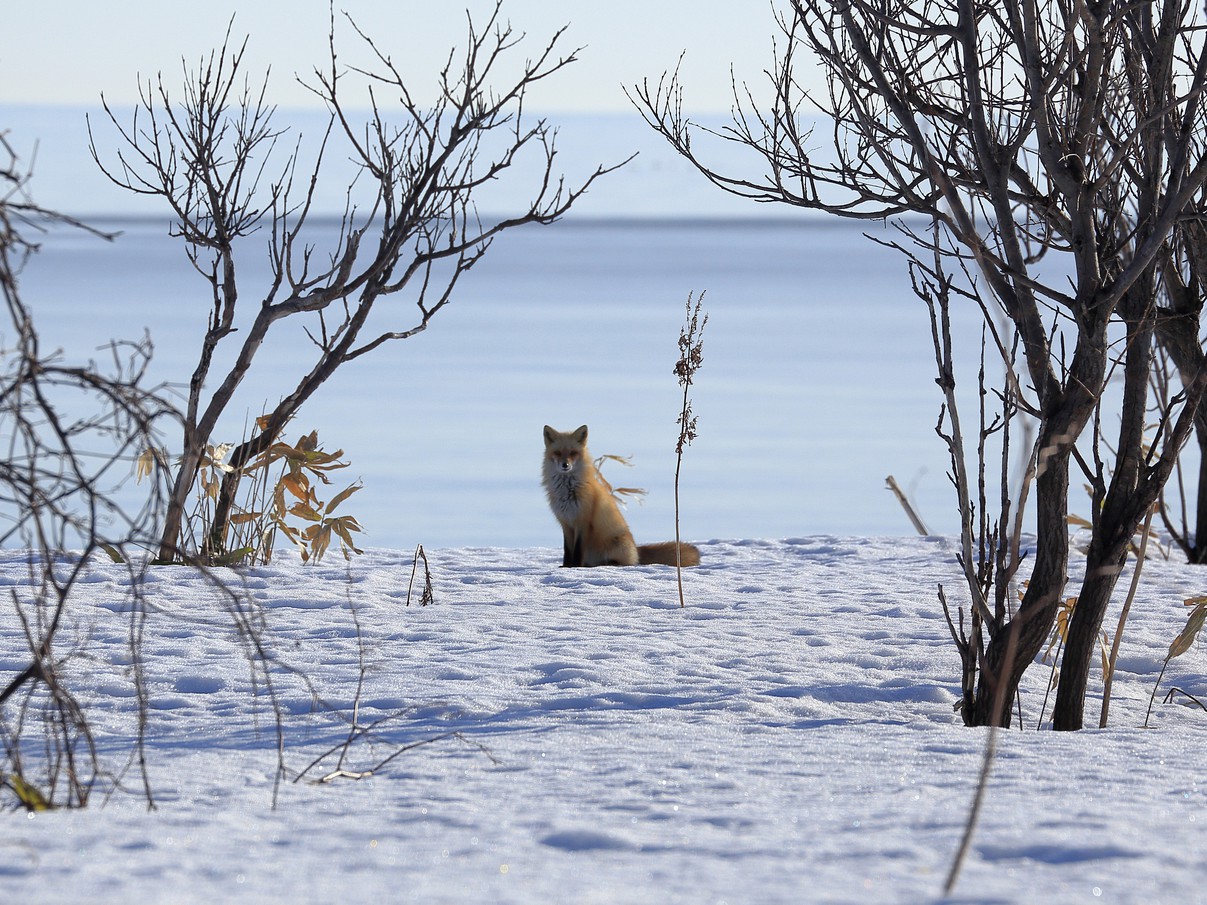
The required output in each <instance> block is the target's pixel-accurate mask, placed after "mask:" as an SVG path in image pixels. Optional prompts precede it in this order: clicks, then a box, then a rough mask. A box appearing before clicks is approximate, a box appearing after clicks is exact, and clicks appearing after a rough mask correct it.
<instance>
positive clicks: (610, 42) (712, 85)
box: [0, 0, 782, 112]
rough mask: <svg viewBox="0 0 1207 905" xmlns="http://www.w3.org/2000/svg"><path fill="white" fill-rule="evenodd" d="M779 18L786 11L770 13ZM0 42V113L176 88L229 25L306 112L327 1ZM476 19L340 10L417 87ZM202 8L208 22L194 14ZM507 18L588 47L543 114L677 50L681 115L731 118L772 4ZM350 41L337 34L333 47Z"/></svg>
mask: <svg viewBox="0 0 1207 905" xmlns="http://www.w3.org/2000/svg"><path fill="white" fill-rule="evenodd" d="M779 5H781V6H782V3H781V4H779ZM7 7H8V8H6V9H5V11H4V17H3V18H4V23H3V26H4V27H3V31H2V32H0V104H4V103H10V104H11V103H34V104H47V103H50V104H73V105H81V104H82V105H92V104H94V103H96V100H97V98H98V96H99V94H100V92H101V91H104V93H105V96H106V97H107V98H109V99H110V100H112V101H113V102H115V103H119V104H122V103H129V102H132V101H134V100H135V98H136V95H135V91H136V85H137V82H136V77H137V75H138V74H140V73H141V74H142V75H143V76H144V77H146V76H148V75H154V74H155V73H156V72H159V71H162V72H163V73H164V74H165V76H166V77H167V83H168V84H169V85H170V86H174V85H178V84H179V82H180V77H179V76H180V65H181V59H182V58H185V59H187V60H188V61H190V62H193V61H196V60H198V59H200V57H201V55H202V54H204V53H207V52H208V51H209V50H211V49H212V48H214V47H215V46H217V45H218V44H219V43H220V42H221V40H222V36H223V33H224V31H225V29H226V25H227V22H228V20H229V18H230V16H231V14H232V13H234V14H235V32H236V33H237V34H239V35H243V34H248V35H250V36H251V42H250V44H249V50H248V54H249V61H250V62H251V63H252V65H253V67H254V71H256V72H262V71H263V69H264V67H265V66H267V65H268V64H271V66H272V70H273V75H272V80H271V83H270V88H271V95H272V98H271V99H272V100H273V101H274V102H275V103H277V104H280V105H282V106H295V105H304V104H312V103H313V102H314V101H313V99H312V98H311V97H310V96H309V95H307V94H306V92H305V91H304V90H302V89H301V88H300V87H299V86H297V85H296V84H295V80H294V74H295V73H307V72H309V70H310V69H311V68H312V67H313V66H314V65H316V64H321V63H322V62H323V60H324V58H325V54H326V37H327V24H328V15H329V14H328V9H329V6H328V3H327V2H326V0H255V2H248V0H208V2H206V3H205V4H198V3H196V2H194V0H187V2H186V0H115V2H110V3H98V2H96V0H40V2H38V3H21V4H7ZM467 7H468V8H469V9H470V10H471V11H473V12H474V14H475V16H476V17H477V16H483V15H485V14H486V13H487V12H489V11H490V10H491V9H493V7H494V0H339V2H337V4H336V10H337V13H338V12H339V11H340V10H347V11H348V12H349V13H350V14H351V15H352V16H353V18H354V19H356V21H357V23H358V24H359V25H360V26H361V27H362V28H363V29H364V30H365V31H366V32H368V33H369V34H370V35H372V36H373V38H374V40H376V41H377V42H378V43H379V45H380V46H381V47H382V48H383V49H385V50H387V51H388V52H389V53H390V54H391V55H392V56H393V57H394V59H395V62H398V63H403V62H405V66H406V71H407V72H408V73H410V74H412V75H413V76H414V77H416V78H418V79H420V81H421V82H422V81H424V80H430V79H431V78H432V77H433V74H434V73H435V72H437V71H438V69H439V67H440V64H441V63H442V62H443V57H444V55H445V54H446V53H447V51H448V49H449V47H450V46H451V45H452V44H454V43H460V42H462V41H463V39H464V35H465V22H466V18H465V10H466V8H467ZM199 9H203V10H204V12H199ZM503 15H504V16H505V17H507V18H509V19H510V20H511V22H512V24H513V25H514V26H515V27H516V28H517V30H522V31H526V32H527V33H528V35H529V42H527V43H526V45H525V46H526V47H527V48H528V49H529V50H530V51H531V52H532V53H536V52H537V51H538V50H539V49H540V48H541V47H542V46H543V43H544V40H545V39H546V38H547V37H548V36H549V35H551V34H552V33H553V31H555V30H556V29H557V28H558V27H560V26H561V25H565V24H569V25H570V29H569V31H568V32H567V34H566V36H565V38H564V45H562V46H564V48H565V49H566V50H570V49H573V48H574V47H577V46H581V45H586V48H585V50H584V51H583V52H582V54H581V55H580V62H578V63H576V64H574V65H573V66H571V67H569V68H568V69H567V70H565V71H564V72H563V73H562V74H561V75H560V76H559V77H558V78H557V79H554V80H551V81H549V82H548V83H547V84H545V85H542V86H541V88H540V90H539V92H538V93H537V94H535V95H534V96H533V103H534V104H535V105H538V106H540V107H541V108H543V109H547V110H561V111H589V112H604V111H620V110H629V109H631V108H630V107H629V105H628V101H627V100H626V99H625V97H624V94H623V93H622V91H621V86H622V85H631V84H632V83H634V82H636V81H639V80H640V79H641V78H643V77H645V76H649V77H651V78H654V77H657V76H658V75H659V74H661V73H662V72H663V71H664V70H665V69H668V68H673V67H674V66H675V64H676V62H677V60H678V58H679V54H680V53H681V52H682V51H687V56H686V59H685V63H684V68H683V71H684V73H685V76H686V78H685V81H686V83H687V85H688V87H689V90H688V93H687V95H686V97H685V106H686V107H687V108H688V109H690V110H692V111H695V112H718V111H727V110H728V109H729V107H730V98H731V95H730V87H729V86H730V66H731V64H732V65H733V67H734V71H735V72H736V73H737V75H738V77H739V79H745V80H747V81H751V82H758V81H759V80H761V79H762V70H763V68H764V67H765V66H767V65H768V63H769V62H770V59H771V47H772V40H773V37H774V36H775V34H776V31H777V29H776V25H775V21H774V18H773V12H772V3H771V0H729V2H702V0H504V4H503ZM354 45H355V41H354V40H353V36H352V35H351V34H350V32H348V31H346V30H345V31H344V32H343V33H342V38H341V40H340V41H339V45H338V46H339V48H340V49H346V50H347V51H348V52H349V53H351V51H352V50H354V49H355V48H354Z"/></svg>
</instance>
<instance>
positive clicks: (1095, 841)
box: [0, 536, 1207, 905]
mask: <svg viewBox="0 0 1207 905" xmlns="http://www.w3.org/2000/svg"><path fill="white" fill-rule="evenodd" d="M702 550H703V556H704V560H703V565H702V566H701V567H700V568H699V569H695V570H691V571H689V572H687V573H685V579H686V593H687V606H686V608H683V609H680V608H679V606H678V602H677V597H676V591H675V576H674V572H673V570H670V569H665V568H659V567H649V568H632V569H624V570H620V569H595V570H562V569H559V568H558V567H557V563H558V557H559V553H558V552H557V551H556V550H554V549H552V548H533V549H504V548H478V549H470V548H463V549H433V550H430V551H428V554H429V558H430V560H431V567H432V573H433V579H434V591H435V602H434V603H433V604H432V605H430V606H426V607H421V606H419V605H418V603H417V602H414V603H412V605H411V606H409V607H407V606H405V600H406V596H407V586H408V582H409V580H410V576H411V558H410V556H409V555H407V554H402V553H398V552H392V551H386V550H372V551H370V552H368V553H367V554H366V555H364V556H361V557H358V558H355V559H354V560H353V562H352V563H351V564H350V565H345V564H344V563H343V561H342V560H340V559H339V558H338V557H333V558H332V559H330V560H327V561H324V562H323V563H321V564H320V565H318V566H307V567H303V566H301V565H300V564H298V563H297V562H296V561H294V558H293V557H292V556H291V555H289V554H282V555H281V556H280V557H278V559H277V560H276V561H274V563H273V564H271V565H270V566H266V567H261V568H253V569H249V570H247V571H244V572H240V573H238V574H237V575H234V574H232V575H231V576H230V577H231V578H232V579H233V580H235V581H237V582H239V586H240V587H241V591H240V593H242V594H243V595H245V597H246V599H247V600H248V601H249V602H250V603H251V605H252V606H253V607H254V609H255V610H256V612H257V613H258V614H259V615H261V616H262V618H263V624H264V629H263V638H264V641H265V644H266V645H267V647H268V649H269V651H270V652H271V653H272V655H273V656H274V657H276V658H278V661H277V662H276V663H275V665H274V666H273V668H272V678H273V680H274V682H275V689H276V694H277V699H278V704H279V706H280V708H281V710H282V713H283V729H284V744H285V754H284V761H285V764H286V767H287V770H288V773H287V776H286V778H285V781H284V782H282V784H281V785H280V788H279V795H278V802H277V807H276V808H275V809H274V808H273V795H274V773H275V770H276V764H277V758H276V752H275V734H274V730H273V721H272V718H271V707H270V705H269V701H268V700H267V699H266V698H265V697H264V696H263V695H261V696H260V697H256V696H254V695H253V693H252V688H251V674H250V671H249V666H248V663H247V661H246V660H245V658H244V656H243V654H242V652H241V647H240V645H239V643H238V642H237V639H236V638H235V637H234V633H233V632H232V631H231V630H230V628H229V623H228V622H227V620H226V618H225V617H224V616H223V612H222V605H221V602H220V599H219V598H218V596H217V595H216V594H215V593H214V592H213V590H212V589H209V588H208V587H207V585H206V583H205V582H204V581H202V580H201V579H200V577H199V576H198V575H197V574H196V573H194V572H193V571H191V570H188V569H183V568H158V569H153V570H152V572H151V574H150V579H149V585H148V589H149V592H150V601H151V603H152V606H153V611H152V615H151V618H150V621H149V624H148V625H147V628H146V649H145V653H146V657H147V665H148V668H149V671H150V675H149V682H150V688H151V695H152V707H151V717H150V725H149V726H148V739H149V751H148V754H149V764H150V775H151V781H152V785H153V789H154V794H155V799H156V803H157V805H158V809H157V810H155V811H153V812H150V813H148V811H147V810H146V808H145V805H144V802H143V800H142V798H141V797H140V795H139V782H138V778H137V776H136V775H135V771H133V770H131V771H129V772H128V773H127V774H126V777H125V785H126V786H127V788H126V790H124V791H120V792H118V793H116V794H115V795H114V796H112V797H111V798H110V799H109V800H108V803H107V804H106V805H105V806H103V807H102V806H100V804H99V798H100V794H99V792H98V794H97V798H98V802H97V803H96V804H95V805H94V806H92V807H90V808H88V809H87V810H84V811H77V812H63V811H60V812H53V813H43V814H39V815H37V816H28V817H27V816H25V815H24V814H22V813H19V812H10V813H9V814H8V815H7V816H6V817H5V819H3V820H0V847H2V849H3V857H2V858H0V889H3V892H4V899H5V900H6V901H10V902H38V903H58V902H63V903H67V902H80V901H88V902H146V903H155V902H164V903H169V902H170V903H190V902H197V903H210V902H218V901H242V902H298V903H301V902H315V903H319V902H324V903H325V902H337V901H344V902H353V901H364V902H369V901H391V902H416V903H469V902H474V903H477V902H481V903H542V905H553V903H567V905H582V903H651V905H654V903H656V905H669V903H692V905H697V903H722V902H728V903H803V902H851V903H863V902H877V903H896V902H900V903H917V902H937V901H951V902H986V903H988V902H1002V903H1006V902H1018V903H1024V902H1026V903H1031V902H1045V903H1063V902H1087V903H1088V902H1112V903H1125V902H1132V903H1145V905H1151V903H1192V902H1201V901H1204V900H1207V892H1205V891H1204V890H1205V889H1207V886H1205V881H1207V867H1205V866H1204V863H1203V858H1202V852H1203V846H1202V832H1203V831H1202V826H1203V822H1204V821H1205V820H1207V791H1205V790H1204V787H1203V777H1202V769H1201V767H1202V763H1203V760H1202V749H1203V744H1204V740H1205V739H1207V734H1205V732H1204V730H1205V729H1207V714H1205V713H1203V712H1202V711H1201V710H1199V709H1198V708H1196V707H1193V706H1185V705H1183V704H1162V703H1161V696H1160V695H1158V699H1157V703H1156V706H1155V710H1154V714H1153V719H1152V726H1153V728H1150V729H1148V730H1144V729H1142V728H1141V726H1142V724H1143V723H1144V718H1145V711H1146V708H1147V706H1148V701H1149V695H1150V693H1151V691H1152V689H1153V685H1154V682H1155V680H1156V676H1157V672H1158V670H1159V669H1160V666H1161V661H1162V659H1163V657H1164V655H1165V652H1166V650H1167V648H1168V644H1169V641H1170V640H1171V639H1172V637H1173V636H1174V634H1176V632H1177V631H1178V629H1179V628H1181V625H1182V622H1183V620H1184V618H1185V608H1184V607H1183V605H1182V600H1183V599H1184V598H1186V597H1188V596H1191V595H1193V594H1197V593H1201V592H1202V590H1203V584H1204V577H1203V576H1204V573H1203V572H1202V571H1201V570H1200V569H1193V568H1190V567H1187V566H1184V565H1180V564H1178V563H1175V562H1168V561H1164V560H1162V559H1160V558H1157V559H1153V560H1151V561H1150V562H1149V563H1148V564H1147V565H1146V571H1145V576H1146V577H1145V581H1144V582H1143V584H1142V588H1141V592H1140V596H1139V599H1138V601H1137V604H1136V606H1135V609H1134V613H1133V616H1132V620H1131V622H1130V623H1129V625H1128V627H1127V631H1126V634H1125V638H1124V643H1123V647H1122V653H1121V657H1120V670H1119V673H1118V677H1117V680H1116V684H1115V691H1114V697H1113V702H1112V709H1111V717H1112V718H1111V726H1110V728H1108V729H1107V730H1105V731H1098V730H1093V731H1085V732H1082V733H1076V734H1057V733H1052V732H1036V731H1033V730H1034V726H1035V724H1036V723H1037V722H1038V721H1039V720H1040V718H1041V714H1040V708H1041V706H1042V700H1043V686H1044V684H1045V681H1046V678H1047V670H1046V669H1045V668H1044V667H1043V666H1042V665H1036V666H1035V667H1033V668H1032V669H1031V671H1030V672H1029V674H1028V680H1027V681H1026V682H1025V687H1024V692H1023V712H1024V721H1025V723H1026V725H1027V727H1028V731H1025V732H1019V731H1011V732H1006V733H1004V734H1002V735H1001V736H1000V749H999V755H998V758H997V761H996V763H995V766H994V770H993V775H992V781H991V785H990V788H989V794H988V798H987V802H986V806H985V809H984V813H983V817H982V821H981V825H980V827H979V830H978V832H977V834H976V837H975V840H974V844H973V846H972V849H971V852H970V855H969V858H968V861H967V863H966V866H965V868H964V872H963V875H962V877H961V879H960V882H959V884H958V887H957V889H956V894H955V896H954V897H952V898H950V899H947V900H944V899H943V897H942V893H941V890H942V884H943V880H944V877H945V874H946V872H947V870H948V868H949V865H950V864H951V861H952V858H953V855H954V853H955V851H956V848H957V845H958V842H959V839H960V834H961V832H962V829H963V826H964V822H965V818H966V815H967V812H968V807H969V804H970V801H971V799H972V795H973V789H974V786H975V782H976V777H977V773H978V770H979V768H980V763H981V757H982V750H983V746H984V744H985V741H986V737H987V736H986V733H985V732H984V731H979V730H969V729H966V728H964V727H963V726H962V725H961V724H960V722H959V719H958V717H957V715H956V714H955V713H953V709H952V706H953V703H954V701H955V699H956V693H957V687H958V681H957V670H958V660H957V657H956V654H955V651H954V649H953V647H952V645H951V642H950V639H949V637H948V633H947V628H946V625H945V623H944V621H943V618H942V616H941V614H940V611H939V608H938V604H937V602H936V599H935V585H936V583H937V582H943V583H944V584H945V586H946V588H947V590H948V593H949V594H952V593H953V592H956V593H955V596H956V597H957V598H958V591H956V589H958V588H959V587H960V582H959V578H958V576H957V574H956V571H955V567H954V564H953V557H952V554H953V550H952V547H951V544H950V542H949V541H947V540H944V539H938V538H931V539H922V538H913V539H901V538H892V539H871V538H849V537H847V538H844V537H828V536H814V537H803V538H797V539H791V540H782V541H711V542H708V543H704V544H703V545H702ZM24 569H25V566H24V564H23V563H22V562H21V558H20V556H19V555H18V554H15V553H11V552H9V553H5V554H3V559H0V581H2V582H3V583H4V584H6V585H9V586H10V587H11V586H17V585H20V584H21V582H22V581H23V580H24ZM1127 579H1128V575H1126V574H1125V576H1124V580H1123V581H1121V582H1120V586H1121V587H1124V586H1126V584H1127ZM125 585H126V579H125V574H124V572H123V570H122V569H121V568H120V567H118V566H115V565H112V564H108V563H104V564H98V565H96V566H95V567H94V568H92V569H91V570H90V572H89V573H88V576H87V580H86V581H85V582H84V583H83V584H82V585H81V587H80V594H79V598H78V601H77V605H76V607H75V608H74V610H73V613H74V620H73V622H72V623H71V625H70V626H69V630H68V631H67V632H65V634H64V635H63V640H64V642H65V643H67V644H70V645H72V646H75V647H76V655H75V658H74V659H73V660H72V664H73V667H72V672H73V673H74V674H75V675H76V678H77V679H78V681H79V682H80V683H81V685H80V687H81V689H82V696H83V698H84V699H85V701H86V702H87V703H88V705H89V708H90V710H89V712H90V714H91V716H92V719H93V720H94V723H95V726H94V728H95V731H96V733H97V737H98V741H99V742H100V745H101V748H102V750H103V752H104V756H105V757H106V759H107V760H108V762H109V763H116V764H119V765H120V764H121V763H123V762H124V761H125V758H126V756H127V754H128V752H129V749H130V745H131V740H132V733H133V731H134V725H133V720H132V698H131V689H130V685H129V676H128V675H127V663H128V660H129V658H128V654H127V652H126V637H127V629H128V617H127V615H126V614H125V613H124V612H123V610H124V608H125V606H126V604H125V603H124V601H125V596H126V591H127V588H126V586H125ZM7 590H8V588H6V591H7ZM416 593H417V591H416ZM354 614H355V620H356V621H355V622H354V619H353V616H354ZM1113 618H1114V617H1108V622H1111V623H1112V624H1113ZM357 623H359V637H360V639H361V642H360V643H358V640H357V637H358V633H357V628H356V624H357ZM0 624H2V625H3V627H4V628H3V632H4V636H5V637H4V639H3V640H2V641H0V651H3V654H2V661H3V662H0V672H2V673H8V672H9V671H10V670H14V669H17V668H20V667H21V665H23V661H22V660H21V658H20V656H19V655H18V653H17V651H18V650H19V648H20V643H19V638H18V637H17V630H16V629H15V627H14V626H13V624H12V620H5V621H3V623H0ZM362 663H363V668H364V669H363V688H361V690H360V692H359V704H360V709H359V721H360V723H361V724H369V723H371V722H373V721H377V720H381V722H380V723H379V724H378V726H377V729H376V732H375V733H374V743H373V745H372V746H369V745H367V744H364V743H362V744H358V745H356V746H354V747H353V748H352V749H351V751H350V752H349V755H348V758H347V760H346V761H345V763H344V766H345V767H346V768H349V769H353V770H364V769H367V768H368V767H371V766H373V765H375V764H377V763H379V762H380V761H382V760H384V759H386V758H388V757H390V755H391V754H394V753H395V752H396V751H398V750H399V748H400V747H401V746H405V745H409V744H413V743H416V742H423V741H424V740H428V739H439V737H441V736H445V737H444V738H442V739H439V740H436V741H432V742H431V743H430V744H425V745H421V746H419V747H415V748H412V749H411V750H408V751H406V752H404V753H401V754H399V755H398V756H397V757H396V758H395V759H393V760H391V761H390V762H389V763H388V764H386V765H385V766H383V767H381V768H380V770H378V772H377V773H376V774H375V775H373V776H372V777H370V778H365V779H362V780H359V781H356V780H351V779H340V780H336V781H334V782H331V783H329V784H326V785H316V784H311V783H307V782H298V783H295V782H293V781H291V780H292V779H293V778H294V776H295V775H296V773H297V772H299V771H302V770H304V769H305V768H306V767H307V766H308V765H310V764H311V762H312V761H314V759H315V758H317V757H319V756H320V755H322V754H323V753H324V752H327V751H329V750H330V749H331V748H332V747H333V746H338V745H339V743H340V742H341V741H342V740H343V739H344V738H345V737H346V734H347V720H349V719H350V717H351V715H352V712H353V710H352V708H353V706H354V704H355V703H356V701H357V695H358V681H359V680H360V678H361V664H362ZM1203 665H1204V664H1203V653H1202V645H1201V644H1197V645H1196V646H1195V647H1194V649H1193V650H1191V651H1190V652H1189V653H1187V654H1185V655H1184V656H1183V657H1181V658H1178V659H1175V660H1173V661H1172V663H1171V666H1170V668H1169V670H1168V671H1167V673H1166V676H1165V680H1164V682H1163V684H1162V692H1164V690H1165V689H1166V688H1168V687H1170V686H1173V685H1177V686H1178V687H1181V688H1183V689H1184V690H1186V691H1188V692H1190V693H1193V694H1198V695H1202V694H1205V693H1207V679H1205V678H1204V670H1203ZM292 670H297V672H295V671H292ZM302 675H304V676H305V677H306V678H307V680H308V682H309V683H311V684H308V683H307V682H306V681H303V679H302V677H301V676H302ZM1180 700H1182V701H1185V700H1186V699H1185V698H1182V699H1180ZM1088 712H1089V713H1090V714H1094V716H1093V717H1091V719H1090V721H1093V722H1096V713H1097V706H1096V704H1091V705H1090V707H1089V708H1088ZM447 733H456V735H455V736H447V735H446V734H447ZM332 767H334V758H333V757H329V758H328V759H327V760H325V761H323V763H322V764H320V765H319V767H318V768H316V769H315V770H312V771H311V772H310V774H309V775H310V776H318V775H321V774H322V773H324V772H326V771H327V770H329V769H331V768H332Z"/></svg>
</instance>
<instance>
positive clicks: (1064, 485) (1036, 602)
mask: <svg viewBox="0 0 1207 905" xmlns="http://www.w3.org/2000/svg"><path fill="white" fill-rule="evenodd" d="M1050 433H1051V432H1050V431H1045V434H1046V435H1049V436H1050ZM1041 449H1056V451H1055V452H1052V453H1051V454H1050V455H1048V456H1047V458H1046V459H1045V461H1044V463H1043V465H1042V466H1041V468H1040V471H1039V474H1038V476H1037V477H1036V481H1035V507H1036V544H1035V566H1034V568H1033V570H1032V572H1031V580H1030V582H1029V584H1028V585H1027V591H1026V593H1025V594H1024V595H1023V600H1022V603H1021V604H1020V606H1019V609H1018V613H1017V614H1016V615H1015V616H1014V618H1013V619H1011V620H1010V621H1009V622H1007V623H1006V624H1005V625H1003V626H1002V627H1001V628H999V629H998V630H997V631H996V632H995V633H994V635H993V637H992V638H991V639H990V641H989V646H988V647H987V648H986V649H985V665H984V668H983V669H982V670H981V679H980V684H979V685H978V687H977V696H976V704H975V707H974V708H973V712H972V715H971V718H970V719H967V720H966V722H968V724H969V725H973V726H992V725H1000V726H1009V725H1010V702H1011V701H1012V700H1013V699H1014V695H1015V692H1017V690H1018V683H1019V681H1020V680H1021V679H1022V677H1023V672H1024V671H1025V670H1026V668H1027V666H1028V665H1029V664H1030V663H1031V661H1032V660H1034V659H1035V657H1036V655H1037V654H1038V653H1039V652H1040V650H1041V649H1042V648H1043V644H1044V642H1045V641H1046V640H1047V638H1048V633H1049V632H1050V630H1051V627H1052V622H1053V620H1054V619H1055V618H1056V610H1057V607H1058V605H1059V603H1060V601H1061V599H1062V597H1063V594H1064V588H1065V583H1066V582H1067V580H1068V576H1067V572H1068V562H1069V533H1068V525H1067V524H1066V515H1067V512H1068V499H1069V456H1070V448H1069V447H1067V446H1065V445H1063V444H1061V445H1060V446H1059V448H1057V447H1056V445H1055V442H1047V443H1045V444H1044V446H1041Z"/></svg>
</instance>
